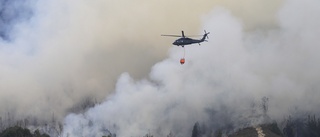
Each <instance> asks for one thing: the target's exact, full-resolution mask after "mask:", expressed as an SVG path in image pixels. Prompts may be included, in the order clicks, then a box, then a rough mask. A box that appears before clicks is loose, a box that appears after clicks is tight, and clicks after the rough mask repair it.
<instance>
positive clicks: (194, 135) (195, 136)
mask: <svg viewBox="0 0 320 137" xmlns="http://www.w3.org/2000/svg"><path fill="white" fill-rule="evenodd" d="M199 135H200V126H199V123H198V122H196V123H195V124H194V126H193V129H192V135H191V137H198V136H199Z"/></svg>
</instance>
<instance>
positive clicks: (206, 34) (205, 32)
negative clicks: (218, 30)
mask: <svg viewBox="0 0 320 137" xmlns="http://www.w3.org/2000/svg"><path fill="white" fill-rule="evenodd" d="M208 34H210V32H207V31H206V30H204V35H205V36H206V38H207V39H209V36H208Z"/></svg>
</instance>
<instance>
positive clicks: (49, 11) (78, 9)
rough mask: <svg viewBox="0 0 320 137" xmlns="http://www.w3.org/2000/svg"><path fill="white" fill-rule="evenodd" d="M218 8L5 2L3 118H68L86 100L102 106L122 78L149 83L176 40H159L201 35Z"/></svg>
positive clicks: (0, 75) (0, 59) (0, 78)
mask: <svg viewBox="0 0 320 137" xmlns="http://www.w3.org/2000/svg"><path fill="white" fill-rule="evenodd" d="M199 3H201V4H202V5H201V6H194V5H196V4H199ZM215 3H216V2H208V1H207V0H202V1H197V2H195V1H191V0H189V1H175V2H172V1H130V0H126V1H110V0H107V1H106V0H96V1H85V0H79V1H73V0H52V1H35V0H29V1H26V0H3V1H1V2H0V90H1V92H0V108H1V109H0V116H1V117H4V116H5V115H12V116H13V117H14V118H15V119H16V120H18V119H23V118H26V117H27V118H28V117H36V118H38V119H40V120H48V119H51V117H52V116H55V117H56V119H58V120H59V119H60V120H61V119H63V117H64V116H65V115H66V114H67V113H68V112H69V111H74V109H73V108H77V107H78V106H81V103H82V102H83V101H86V100H88V99H89V100H90V99H91V100H97V102H99V101H102V100H103V99H104V98H105V96H107V95H109V94H110V93H111V92H112V91H114V85H115V83H116V79H117V77H118V76H119V75H120V74H121V73H123V72H128V73H130V75H131V76H132V77H133V78H135V79H140V78H143V77H145V76H147V75H148V72H149V71H150V68H151V66H152V65H154V63H155V62H158V61H160V60H162V59H163V58H165V56H166V55H167V49H168V48H169V47H170V46H171V45H170V44H168V43H172V40H173V39H170V38H161V37H160V34H162V33H179V32H180V31H181V30H185V32H186V33H187V34H194V33H195V32H197V30H198V29H199V28H200V15H202V14H203V13H205V12H207V11H208V10H210V9H211V7H212V6H213V5H214V4H215ZM177 5H179V6H181V7H184V8H183V9H182V10H177ZM190 10H192V12H190ZM186 13H188V14H186ZM79 104H80V105H79Z"/></svg>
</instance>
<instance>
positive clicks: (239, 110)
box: [63, 0, 320, 137]
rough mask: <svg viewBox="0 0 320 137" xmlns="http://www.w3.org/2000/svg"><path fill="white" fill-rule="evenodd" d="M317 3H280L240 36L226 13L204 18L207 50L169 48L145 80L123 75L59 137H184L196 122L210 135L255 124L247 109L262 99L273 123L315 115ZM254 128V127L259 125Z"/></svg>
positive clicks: (67, 123) (294, 0)
mask: <svg viewBox="0 0 320 137" xmlns="http://www.w3.org/2000/svg"><path fill="white" fill-rule="evenodd" d="M319 6H320V2H319V1H317V0H307V1H299V0H291V1H286V2H285V3H284V5H283V7H282V8H281V9H280V11H279V12H278V13H277V14H276V15H274V16H275V17H276V22H278V23H276V24H275V25H274V26H273V27H271V28H270V26H267V27H261V28H255V29H252V30H250V31H244V27H243V22H242V21H241V18H236V17H234V16H233V14H232V13H231V12H230V11H228V10H227V9H225V8H215V9H214V10H213V11H211V12H210V13H209V14H207V15H205V16H204V17H203V22H204V25H203V26H204V27H203V28H204V29H206V30H207V31H210V32H211V34H210V35H209V37H210V39H209V42H208V43H203V44H202V45H201V46H197V45H193V46H186V64H185V65H180V64H179V62H178V61H179V59H180V57H181V56H182V55H183V49H182V48H180V47H173V48H171V49H170V56H169V57H168V58H167V59H165V60H163V61H161V62H159V63H157V64H156V65H154V66H153V68H152V70H151V72H150V74H149V77H148V78H146V79H142V80H134V79H133V78H132V77H131V76H130V74H128V73H123V74H122V75H121V76H120V77H119V79H118V81H117V85H116V89H115V93H114V94H113V95H112V96H109V97H107V98H106V101H105V102H104V103H102V104H99V105H97V106H95V107H94V108H91V109H90V110H88V111H87V112H86V113H84V114H70V115H68V116H67V117H66V118H65V127H64V133H63V135H64V136H70V137H77V136H102V135H105V134H106V133H108V132H109V131H110V132H112V133H116V134H117V136H121V137H129V136H143V135H145V134H146V133H148V132H151V133H152V134H154V135H156V136H166V135H167V134H169V133H170V132H172V133H173V134H175V135H176V136H179V137H180V136H181V137H185V136H190V135H191V131H192V126H193V124H194V123H195V122H197V121H198V122H202V123H206V124H207V125H211V127H212V128H215V127H216V128H219V127H223V125H224V124H228V123H232V124H233V125H234V126H235V128H236V127H237V126H244V125H245V124H248V123H249V124H257V123H256V120H257V119H256V118H257V117H255V118H250V116H251V114H250V113H249V112H250V106H251V105H252V102H255V100H260V99H261V98H262V97H264V96H265V97H268V98H269V103H268V106H269V109H268V112H267V114H268V115H269V116H270V117H271V119H274V120H279V119H281V118H282V117H283V116H285V115H288V114H289V113H290V111H289V110H290V109H293V108H295V109H296V110H298V111H302V112H312V113H316V114H319V110H318V106H319V105H320V101H319V99H318V98H319V97H320V93H319V92H318V91H319V89H320V86H319V84H318V83H319V82H320V79H319V78H320V72H319V70H320V65H319V64H320V63H319V59H320V55H319V54H318V52H319V47H320V45H319V44H320V42H319V39H318V38H317V37H318V36H319V35H320V29H319V27H318V24H320V16H319V13H320V8H319ZM260 122H261V121H260ZM212 130H215V129H212Z"/></svg>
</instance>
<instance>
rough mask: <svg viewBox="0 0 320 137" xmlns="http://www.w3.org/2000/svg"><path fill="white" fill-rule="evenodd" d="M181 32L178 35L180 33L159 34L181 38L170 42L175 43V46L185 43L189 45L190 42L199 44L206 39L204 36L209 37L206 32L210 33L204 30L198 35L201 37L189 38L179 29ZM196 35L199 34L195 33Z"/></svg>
mask: <svg viewBox="0 0 320 137" xmlns="http://www.w3.org/2000/svg"><path fill="white" fill-rule="evenodd" d="M181 33H182V36H180V35H161V36H169V37H181V38H179V39H177V40H175V41H174V42H173V43H172V44H173V45H176V46H182V47H184V46H185V45H190V44H195V43H198V44H199V45H200V43H201V42H204V41H207V40H206V38H209V37H208V34H210V32H206V31H205V30H204V34H203V35H200V36H202V39H191V38H188V37H186V36H185V35H184V32H183V31H181ZM197 36H199V35H197Z"/></svg>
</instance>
